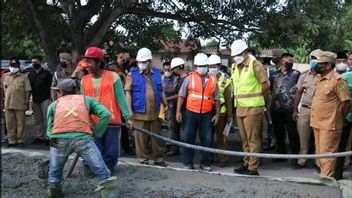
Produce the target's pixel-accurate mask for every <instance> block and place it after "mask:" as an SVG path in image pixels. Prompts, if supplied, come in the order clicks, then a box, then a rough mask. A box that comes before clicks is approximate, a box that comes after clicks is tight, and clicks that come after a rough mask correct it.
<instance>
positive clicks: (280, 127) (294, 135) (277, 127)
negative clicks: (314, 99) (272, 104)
mask: <svg viewBox="0 0 352 198" xmlns="http://www.w3.org/2000/svg"><path fill="white" fill-rule="evenodd" d="M292 113H293V112H292V111H288V112H278V111H274V110H272V111H271V117H272V120H273V127H274V135H275V138H276V145H277V151H278V153H280V154H286V153H287V148H286V141H285V139H286V131H287V135H288V140H289V142H290V147H291V151H292V153H293V154H298V153H299V149H300V147H299V136H298V132H297V125H296V122H295V121H294V120H293V119H292Z"/></svg>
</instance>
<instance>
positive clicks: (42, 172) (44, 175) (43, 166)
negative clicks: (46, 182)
mask: <svg viewBox="0 0 352 198" xmlns="http://www.w3.org/2000/svg"><path fill="white" fill-rule="evenodd" d="M49 163H50V161H49V160H44V161H41V162H39V163H38V177H39V178H40V179H48V174H49Z"/></svg>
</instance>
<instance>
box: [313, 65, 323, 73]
mask: <svg viewBox="0 0 352 198" xmlns="http://www.w3.org/2000/svg"><path fill="white" fill-rule="evenodd" d="M313 70H314V71H315V73H317V74H322V73H323V71H324V69H322V68H321V67H319V66H318V65H315V66H314V67H313Z"/></svg>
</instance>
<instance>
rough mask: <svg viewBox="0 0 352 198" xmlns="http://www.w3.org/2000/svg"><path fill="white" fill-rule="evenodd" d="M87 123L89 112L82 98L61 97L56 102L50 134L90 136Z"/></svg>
mask: <svg viewBox="0 0 352 198" xmlns="http://www.w3.org/2000/svg"><path fill="white" fill-rule="evenodd" d="M89 121H90V119H89V112H88V109H87V106H86V103H85V100H84V96H82V95H67V96H62V97H60V98H59V99H58V100H57V104H56V108H55V114H54V126H53V130H52V133H53V134H60V133H71V132H80V133H88V134H90V135H92V134H93V132H92V130H91V128H90V124H89Z"/></svg>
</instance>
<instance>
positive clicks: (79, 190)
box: [1, 153, 341, 198]
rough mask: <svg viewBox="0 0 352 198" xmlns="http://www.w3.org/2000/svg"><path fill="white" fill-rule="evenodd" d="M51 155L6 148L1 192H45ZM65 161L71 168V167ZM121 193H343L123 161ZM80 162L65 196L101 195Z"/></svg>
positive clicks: (29, 194) (329, 197) (158, 195)
mask: <svg viewBox="0 0 352 198" xmlns="http://www.w3.org/2000/svg"><path fill="white" fill-rule="evenodd" d="M44 158H46V156H27V155H22V154H19V153H6V154H2V182H1V183H2V197H6V198H12V197H16V198H17V197H46V195H47V191H46V190H47V181H46V180H42V179H39V178H38V177H37V171H38V170H37V163H38V162H39V161H41V160H42V159H44ZM68 164H69V163H67V164H66V168H67V167H68ZM116 169H117V173H116V176H117V178H118V179H117V181H116V183H115V185H116V188H117V189H118V190H119V191H120V197H138V198H139V197H153V198H164V197H165V198H166V197H209V198H210V197H304V198H307V197H327V198H335V197H341V191H340V190H339V189H337V188H335V187H330V186H322V185H308V184H299V183H292V182H284V181H276V180H272V179H269V178H251V177H239V176H236V177H235V176H224V175H214V174H208V173H203V172H191V171H177V170H171V169H165V168H164V169H160V168H154V167H145V166H134V165H126V164H125V165H124V164H121V163H120V164H119V165H118V166H117V167H116ZM79 170H80V167H79V166H78V167H76V169H75V171H74V173H73V176H72V177H71V178H69V179H67V180H65V181H64V184H63V191H64V194H65V197H67V198H69V197H74V198H79V197H99V193H97V192H94V189H95V187H96V181H95V180H93V179H91V180H83V179H82V178H81V176H80V171H79Z"/></svg>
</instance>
